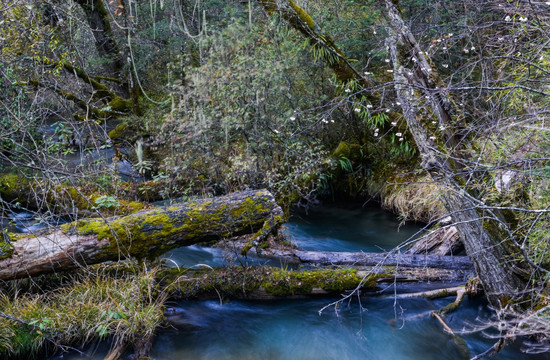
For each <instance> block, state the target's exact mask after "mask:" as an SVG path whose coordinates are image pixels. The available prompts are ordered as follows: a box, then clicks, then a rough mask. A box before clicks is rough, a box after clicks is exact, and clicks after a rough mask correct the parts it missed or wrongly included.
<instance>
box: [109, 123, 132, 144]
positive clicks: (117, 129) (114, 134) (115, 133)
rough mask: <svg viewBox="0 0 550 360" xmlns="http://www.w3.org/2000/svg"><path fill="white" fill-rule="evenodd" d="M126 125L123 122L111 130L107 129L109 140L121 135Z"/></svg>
mask: <svg viewBox="0 0 550 360" xmlns="http://www.w3.org/2000/svg"><path fill="white" fill-rule="evenodd" d="M127 127H128V124H127V123H125V122H123V123H121V124H118V125H117V127H115V128H114V129H113V130H111V131H109V134H108V135H109V138H110V139H111V140H116V139H118V138H120V137H121V136H122V133H123V132H124V130H126V128H127Z"/></svg>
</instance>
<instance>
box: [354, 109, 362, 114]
mask: <svg viewBox="0 0 550 360" xmlns="http://www.w3.org/2000/svg"><path fill="white" fill-rule="evenodd" d="M353 110H354V111H355V112H356V113H358V112H361V109H359V108H355V109H353Z"/></svg>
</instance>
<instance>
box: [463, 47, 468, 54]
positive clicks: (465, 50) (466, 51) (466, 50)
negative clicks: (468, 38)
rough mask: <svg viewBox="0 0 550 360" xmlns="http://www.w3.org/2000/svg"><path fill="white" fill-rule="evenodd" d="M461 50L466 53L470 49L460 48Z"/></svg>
mask: <svg viewBox="0 0 550 360" xmlns="http://www.w3.org/2000/svg"><path fill="white" fill-rule="evenodd" d="M462 51H464V52H465V53H466V54H467V53H469V52H470V50H468V49H466V48H464V49H462Z"/></svg>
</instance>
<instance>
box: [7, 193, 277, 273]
mask: <svg viewBox="0 0 550 360" xmlns="http://www.w3.org/2000/svg"><path fill="white" fill-rule="evenodd" d="M282 220H283V212H282V210H281V208H280V207H279V206H278V205H277V204H276V202H275V199H274V198H273V196H272V195H271V193H269V192H268V191H265V190H260V191H254V190H252V191H245V192H240V193H234V194H230V195H226V196H220V197H216V198H211V199H202V200H196V201H190V202H187V203H184V204H181V205H177V206H167V207H161V208H157V209H154V210H147V211H141V212H138V213H135V214H132V215H128V216H122V217H112V218H108V219H87V220H80V221H77V222H73V223H70V224H65V225H62V226H61V229H58V230H56V231H53V232H50V233H47V234H43V235H31V236H25V237H22V236H20V235H19V236H17V237H18V239H17V240H16V241H13V238H12V239H11V240H9V239H8V240H7V241H6V239H5V240H4V245H5V246H3V251H2V252H0V254H3V255H2V256H1V257H0V280H11V279H17V278H22V277H26V276H35V275H39V274H44V273H49V272H54V271H64V270H69V269H74V268H76V267H80V266H85V265H90V264H97V263H101V262H105V261H111V260H119V259H123V258H128V257H136V258H148V259H152V258H156V257H157V256H159V255H161V254H163V253H165V252H166V251H168V250H171V249H174V248H177V247H180V246H186V245H192V244H195V243H200V242H207V241H212V240H220V239H224V238H229V237H235V236H241V235H245V234H255V236H254V239H255V240H254V241H262V240H264V239H265V238H266V237H267V236H269V235H270V234H271V233H273V232H275V231H276V230H277V229H278V227H279V225H280V224H281V223H282Z"/></svg>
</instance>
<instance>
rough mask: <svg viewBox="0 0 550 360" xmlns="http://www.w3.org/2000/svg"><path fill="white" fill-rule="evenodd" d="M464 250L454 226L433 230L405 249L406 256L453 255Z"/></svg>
mask: <svg viewBox="0 0 550 360" xmlns="http://www.w3.org/2000/svg"><path fill="white" fill-rule="evenodd" d="M463 249H464V245H463V244H462V241H460V238H459V236H458V230H457V229H456V226H446V227H442V228H439V229H436V230H434V231H433V232H432V233H431V234H430V235H428V236H425V237H422V238H421V239H419V240H417V241H416V242H415V243H414V245H413V246H412V247H410V248H409V249H407V251H406V253H407V254H430V255H440V256H444V255H455V254H458V253H459V252H460V251H462V250H463Z"/></svg>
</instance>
